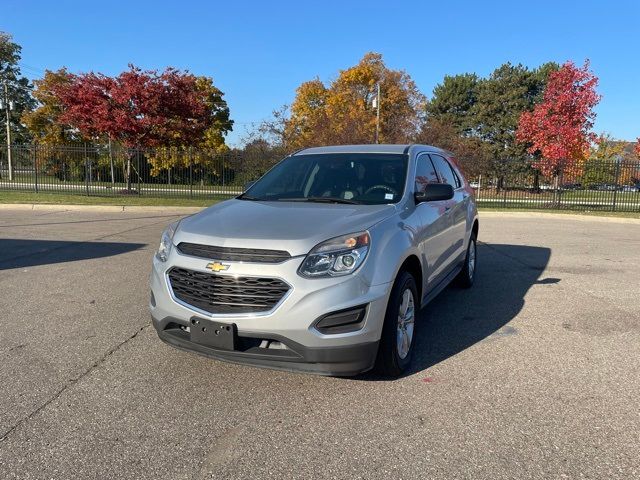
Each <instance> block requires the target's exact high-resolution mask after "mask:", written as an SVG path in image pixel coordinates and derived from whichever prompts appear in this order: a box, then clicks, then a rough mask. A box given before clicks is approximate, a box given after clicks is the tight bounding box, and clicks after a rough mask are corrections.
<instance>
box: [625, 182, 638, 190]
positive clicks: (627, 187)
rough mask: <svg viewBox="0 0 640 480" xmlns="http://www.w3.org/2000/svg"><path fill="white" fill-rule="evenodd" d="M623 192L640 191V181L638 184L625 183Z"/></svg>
mask: <svg viewBox="0 0 640 480" xmlns="http://www.w3.org/2000/svg"><path fill="white" fill-rule="evenodd" d="M622 191H623V192H640V183H638V184H636V185H625V186H623V187H622Z"/></svg>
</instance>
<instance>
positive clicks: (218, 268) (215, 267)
mask: <svg viewBox="0 0 640 480" xmlns="http://www.w3.org/2000/svg"><path fill="white" fill-rule="evenodd" d="M229 267H230V265H225V264H224V263H220V262H211V263H208V264H207V266H206V267H205V268H207V269H209V270H212V271H214V272H224V271H226V270H229Z"/></svg>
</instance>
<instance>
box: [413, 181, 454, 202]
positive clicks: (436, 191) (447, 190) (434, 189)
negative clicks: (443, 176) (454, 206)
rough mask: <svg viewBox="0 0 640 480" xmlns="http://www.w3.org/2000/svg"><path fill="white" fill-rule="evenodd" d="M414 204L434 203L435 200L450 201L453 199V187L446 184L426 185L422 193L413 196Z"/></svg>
mask: <svg viewBox="0 0 640 480" xmlns="http://www.w3.org/2000/svg"><path fill="white" fill-rule="evenodd" d="M414 198H415V199H416V204H418V203H422V202H435V201H437V200H451V199H452V198H453V187H452V186H451V185H449V184H446V183H428V184H427V185H426V186H425V188H424V192H416V193H415V194H414Z"/></svg>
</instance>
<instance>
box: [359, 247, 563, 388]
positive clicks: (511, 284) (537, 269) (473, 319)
mask: <svg viewBox="0 0 640 480" xmlns="http://www.w3.org/2000/svg"><path fill="white" fill-rule="evenodd" d="M550 256H551V250H550V249H549V248H544V247H531V246H525V245H502V244H487V243H479V245H478V270H477V276H476V280H475V284H474V286H473V287H472V288H471V289H468V290H465V289H458V288H455V287H449V288H447V289H445V290H444V291H443V292H442V293H441V294H440V295H439V296H438V297H437V298H436V299H435V300H434V301H432V302H431V303H430V304H429V305H427V306H426V307H425V308H424V309H423V310H422V311H421V312H420V314H419V315H418V321H417V324H416V338H415V344H414V347H413V348H414V351H413V361H412V365H411V368H410V370H409V371H408V372H407V373H406V374H407V375H411V374H414V373H418V372H420V371H422V370H425V369H427V368H429V367H431V366H433V365H436V364H438V363H440V362H442V361H444V360H446V359H448V358H449V357H452V356H454V355H456V354H457V353H459V352H461V351H463V350H465V349H467V348H469V347H470V346H472V345H474V344H476V343H477V342H480V341H481V340H484V339H485V338H487V337H489V336H491V335H496V336H508V335H514V334H517V330H516V329H515V328H513V327H511V326H509V325H507V324H508V323H509V322H510V321H511V320H512V319H513V318H514V317H515V316H516V315H518V313H519V312H520V310H522V307H523V306H524V302H525V300H524V297H525V295H526V293H527V291H528V290H529V288H531V286H532V285H535V284H548V283H557V282H559V281H560V279H558V278H541V276H542V273H543V272H544V270H545V268H546V266H547V264H548V262H549V258H550ZM356 378H358V379H361V380H370V381H371V380H388V379H386V378H383V377H379V376H377V375H376V374H375V373H368V374H364V375H362V376H360V377H356Z"/></svg>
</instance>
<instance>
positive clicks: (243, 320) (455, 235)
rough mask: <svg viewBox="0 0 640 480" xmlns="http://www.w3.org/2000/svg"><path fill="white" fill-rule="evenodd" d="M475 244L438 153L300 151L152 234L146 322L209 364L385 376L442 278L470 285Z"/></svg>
mask: <svg viewBox="0 0 640 480" xmlns="http://www.w3.org/2000/svg"><path fill="white" fill-rule="evenodd" d="M477 235H478V217H477V211H476V205H475V200H474V197H473V191H472V189H471V187H470V186H469V184H468V182H467V181H466V180H465V179H464V177H463V176H462V173H461V172H460V170H459V169H458V167H457V166H456V164H455V162H454V161H453V159H452V158H451V157H450V156H449V155H448V154H447V152H444V151H442V150H440V149H438V148H435V147H430V146H426V145H351V146H334V147H319V148H308V149H306V150H302V151H299V152H296V153H295V154H293V155H290V156H288V157H286V158H285V159H284V160H282V161H281V162H280V163H278V164H277V165H276V166H275V167H273V168H272V169H271V170H269V171H268V172H267V173H266V174H265V175H264V176H263V177H262V178H260V179H259V180H258V181H257V182H255V183H254V184H253V185H251V186H250V187H249V188H248V189H247V190H246V192H245V193H243V194H242V195H240V196H239V197H236V198H234V199H231V200H227V201H225V202H221V203H218V204H216V205H214V206H212V207H209V208H207V209H206V210H203V211H202V212H200V213H198V214H196V215H193V216H190V217H187V218H184V219H183V220H181V221H180V222H176V223H174V224H172V225H170V226H169V227H168V228H167V229H166V230H165V231H164V233H163V234H162V239H161V242H160V247H159V249H158V252H157V253H156V255H155V257H154V259H153V270H152V273H151V300H150V308H151V315H152V317H153V324H154V326H155V328H156V330H157V331H158V335H159V336H160V338H161V339H162V340H164V341H165V342H167V343H169V344H171V345H173V346H176V347H178V348H183V349H186V350H191V351H195V352H198V353H201V354H204V355H208V356H211V357H214V358H218V359H221V360H228V361H232V362H241V363H246V364H251V365H257V366H268V367H272V368H280V369H286V370H302V371H305V372H313V373H321V374H326V375H339V376H343V375H355V374H358V373H361V372H365V371H367V370H370V369H371V368H373V367H374V366H375V367H376V369H377V370H378V371H379V372H380V373H382V374H384V375H388V376H398V375H400V374H402V373H403V372H404V371H405V370H406V369H407V368H408V367H409V365H410V362H411V356H412V347H413V344H414V341H415V328H416V327H415V320H416V314H417V312H418V310H419V309H420V308H421V307H423V306H425V305H426V304H427V303H428V302H429V301H431V300H432V299H433V298H434V297H435V296H436V295H437V294H438V293H439V292H440V291H441V290H442V289H443V288H444V287H446V286H447V285H448V284H449V283H450V282H451V281H452V280H456V282H457V283H458V284H459V285H460V286H462V287H470V286H471V285H472V284H473V280H474V275H475V271H476V238H477Z"/></svg>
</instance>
